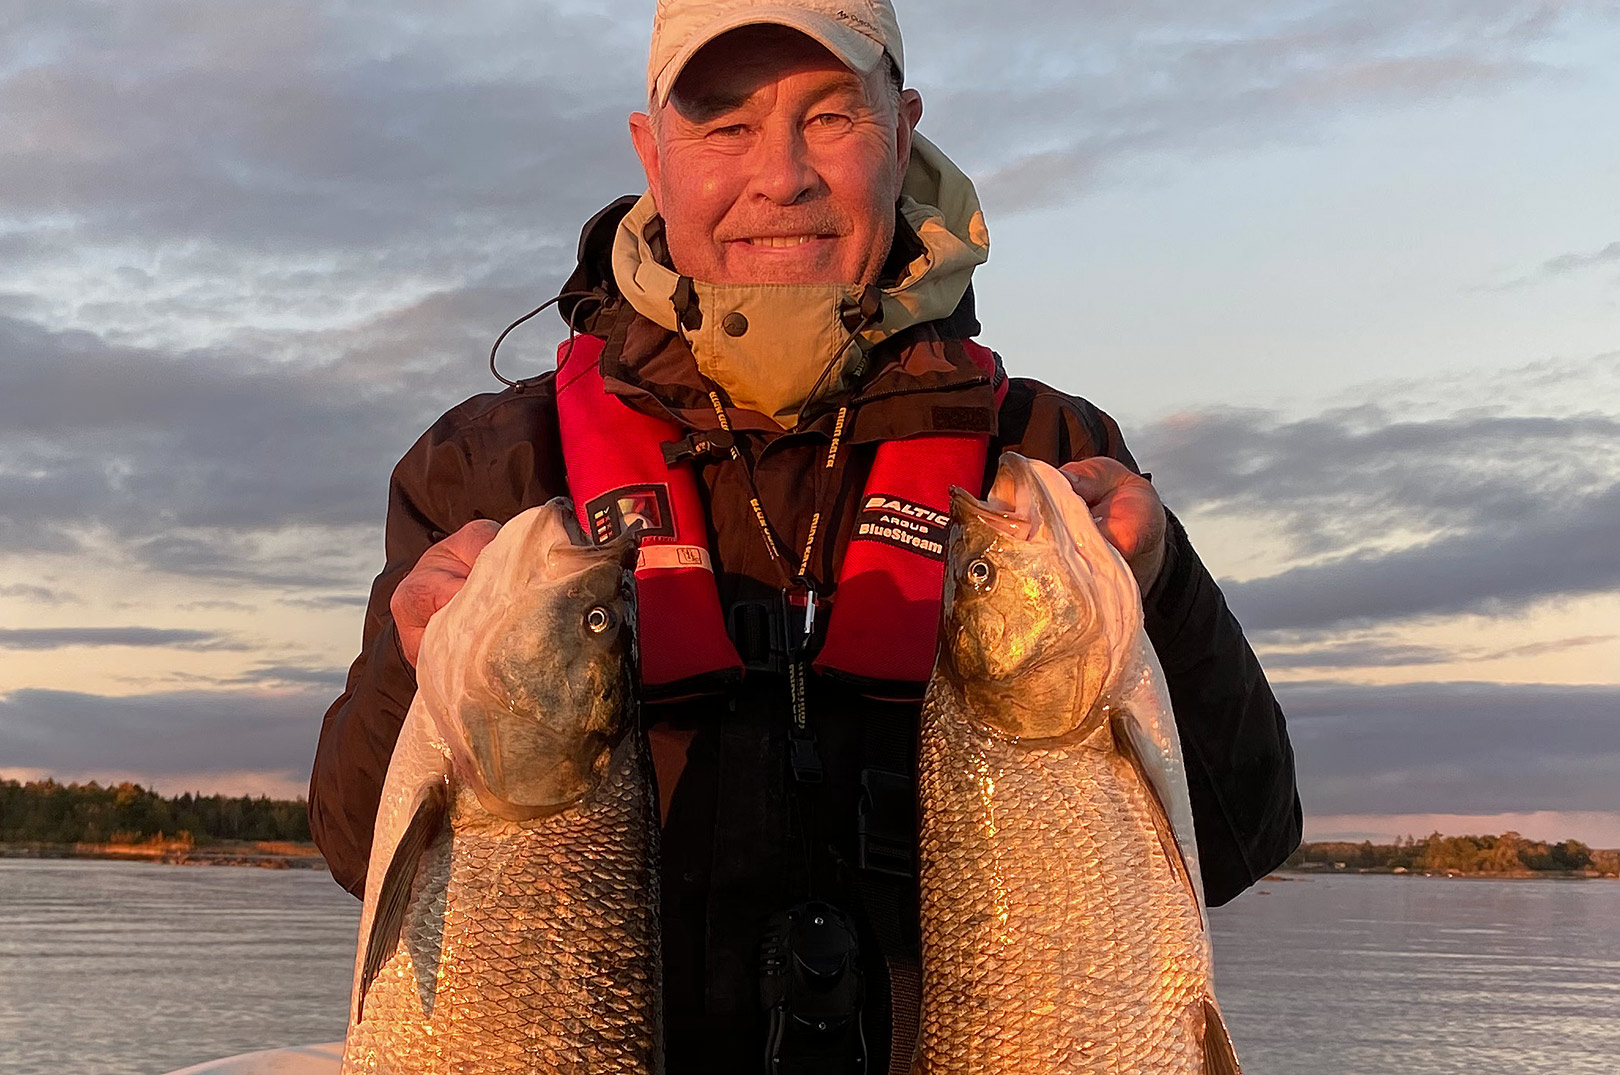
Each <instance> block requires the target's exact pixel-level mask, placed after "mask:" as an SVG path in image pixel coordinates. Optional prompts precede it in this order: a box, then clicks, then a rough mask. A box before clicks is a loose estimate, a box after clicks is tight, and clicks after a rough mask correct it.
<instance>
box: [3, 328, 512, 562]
mask: <svg viewBox="0 0 1620 1075" xmlns="http://www.w3.org/2000/svg"><path fill="white" fill-rule="evenodd" d="M469 331H470V330H469ZM0 354H3V355H5V356H6V361H4V362H0V538H3V539H4V542H5V545H6V547H7V548H8V550H9V551H11V552H13V553H16V552H19V551H27V550H34V551H62V550H64V549H66V550H76V551H80V552H85V551H104V550H106V549H108V548H110V549H111V555H113V556H114V557H118V558H128V559H130V560H133V561H134V562H136V563H138V564H142V565H144V566H146V567H149V568H153V569H157V570H163V571H173V572H177V573H179V574H183V575H192V576H198V577H211V578H223V579H253V580H257V581H262V582H266V583H268V584H272V585H279V586H287V587H295V588H297V587H309V588H316V589H321V590H326V591H330V590H331V589H333V588H335V587H337V588H343V589H353V588H356V587H357V586H358V585H359V584H360V583H361V582H362V581H363V580H364V578H365V577H366V576H367V575H369V574H370V573H371V572H372V571H374V570H375V566H374V564H373V561H374V560H375V556H376V549H377V547H378V545H379V542H378V540H377V536H376V534H377V527H378V526H379V524H380V523H381V520H382V516H383V511H384V507H385V500H384V498H385V495H386V489H387V480H388V474H389V472H390V470H391V469H392V467H393V465H394V462H395V461H396V460H397V459H398V457H399V456H400V455H401V454H403V452H404V450H405V449H406V447H408V446H409V444H410V442H411V440H412V439H413V438H414V437H415V436H416V435H417V433H418V432H419V431H420V430H422V429H423V428H425V427H426V426H427V425H428V423H429V422H430V421H431V420H432V418H433V417H434V416H435V415H436V414H437V413H438V411H439V410H441V409H444V408H447V407H448V406H449V405H450V404H452V403H454V402H456V401H457V399H459V398H460V395H461V394H462V389H465V390H466V393H467V394H470V391H471V390H473V389H474V387H475V386H479V385H481V384H483V383H484V380H485V378H487V374H486V375H485V378H480V377H478V376H477V375H476V373H475V372H474V371H475V369H476V364H475V363H468V364H467V365H468V367H469V368H468V369H467V370H466V372H465V373H464V374H463V375H462V376H460V377H459V378H458V377H457V376H456V375H454V374H447V373H445V372H444V371H442V370H437V371H435V373H436V376H435V375H429V374H426V373H416V374H411V373H405V374H401V375H396V376H395V377H393V378H391V379H387V380H384V379H378V380H370V379H367V378H364V377H357V376H356V364H355V363H349V364H342V363H339V364H331V365H324V366H311V365H304V364H298V363H288V362H271V361H265V360H262V359H257V358H254V357H252V356H251V355H244V354H241V353H238V352H233V351H229V350H217V351H197V352H182V353H169V352H165V351H160V350H155V349H149V348H138V347H130V346H122V345H117V344H113V343H109V342H108V341H107V340H105V339H102V338H100V337H97V336H94V335H91V334H89V333H84V332H52V331H49V330H46V329H44V328H42V327H41V326H39V325H38V324H34V323H31V322H27V321H22V320H19V319H16V318H4V317H0ZM429 383H433V384H435V385H436V388H437V390H436V391H429V390H427V389H426V388H425V385H427V384H429ZM458 383H459V384H460V385H461V389H458V387H457V385H458ZM487 386H488V387H494V385H493V383H492V382H491V383H489V384H488V385H487ZM362 553H363V554H364V555H363V556H362ZM366 565H370V566H366Z"/></svg>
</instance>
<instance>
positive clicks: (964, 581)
mask: <svg viewBox="0 0 1620 1075" xmlns="http://www.w3.org/2000/svg"><path fill="white" fill-rule="evenodd" d="M951 521H952V526H951V536H950V539H949V543H948V551H947V565H946V577H945V593H944V603H943V611H942V614H943V617H944V622H943V632H942V644H941V647H940V654H939V673H940V674H943V675H945V676H946V677H948V678H949V679H950V680H951V681H952V682H953V683H954V684H956V686H957V688H958V689H959V690H960V691H962V692H963V694H964V695H965V696H966V698H967V701H968V703H969V710H970V712H972V713H973V714H974V719H975V720H977V721H979V722H981V723H982V724H983V725H984V726H985V729H986V730H987V731H989V732H991V733H992V734H995V735H998V736H1004V737H1008V738H1013V739H1018V740H1024V739H1052V738H1058V737H1063V736H1068V735H1070V734H1072V733H1075V732H1077V731H1079V730H1081V729H1083V728H1088V727H1092V726H1094V725H1095V724H1096V722H1097V719H1098V718H1097V716H1096V713H1097V710H1098V703H1099V701H1100V700H1101V699H1102V697H1103V695H1104V693H1105V692H1106V691H1107V689H1108V688H1109V687H1110V686H1111V685H1112V683H1113V681H1114V679H1115V678H1116V673H1117V670H1118V668H1119V666H1120V664H1121V656H1122V654H1121V646H1120V641H1121V638H1122V632H1129V631H1133V630H1134V629H1135V625H1139V624H1140V622H1141V621H1140V617H1141V612H1140V606H1139V605H1137V607H1136V612H1135V621H1134V625H1133V624H1132V622H1130V611H1129V608H1128V607H1122V605H1121V600H1120V593H1119V587H1120V585H1121V573H1122V572H1123V579H1124V580H1125V581H1127V582H1130V585H1131V587H1132V592H1131V593H1130V594H1128V595H1126V598H1127V599H1128V600H1134V587H1135V583H1134V581H1131V576H1130V572H1129V569H1128V568H1125V566H1124V562H1123V561H1122V560H1120V559H1119V556H1118V554H1117V553H1115V552H1113V550H1112V549H1111V548H1110V547H1109V546H1108V545H1107V542H1106V541H1104V540H1103V538H1102V536H1101V535H1100V534H1099V533H1098V532H1097V529H1096V526H1095V524H1094V523H1092V521H1091V515H1090V511H1089V509H1088V508H1087V507H1086V505H1085V502H1084V501H1083V500H1081V498H1080V497H1079V496H1078V495H1077V494H1076V493H1075V492H1074V491H1073V487H1072V486H1071V485H1070V484H1069V482H1068V479H1067V478H1065V477H1064V476H1063V475H1062V474H1061V473H1059V472H1058V471H1056V470H1054V469H1053V468H1051V467H1049V466H1046V465H1045V464H1043V463H1038V462H1033V461H1031V460H1028V459H1025V458H1024V457H1023V456H1021V455H1018V454H1016V453H1013V452H1007V453H1005V454H1003V456H1002V457H1001V463H1000V466H999V468H998V470H997V474H996V480H995V482H994V484H993V485H992V486H991V488H990V492H989V495H988V496H987V497H986V498H985V499H984V500H979V499H978V498H976V497H974V496H973V495H971V494H970V493H967V492H965V491H964V490H961V489H953V490H952V495H951ZM1121 617H1124V621H1123V622H1122V619H1121Z"/></svg>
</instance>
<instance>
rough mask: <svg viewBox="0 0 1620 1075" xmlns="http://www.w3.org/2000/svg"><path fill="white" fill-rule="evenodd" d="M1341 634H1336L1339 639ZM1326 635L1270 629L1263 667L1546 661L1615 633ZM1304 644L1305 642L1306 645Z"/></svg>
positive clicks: (1261, 644)
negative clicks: (1503, 641)
mask: <svg viewBox="0 0 1620 1075" xmlns="http://www.w3.org/2000/svg"><path fill="white" fill-rule="evenodd" d="M1339 633H1340V632H1334V636H1333V637H1337V635H1338V634H1339ZM1326 635H1327V632H1323V631H1314V630H1312V631H1268V632H1264V633H1263V634H1259V636H1258V641H1257V642H1256V645H1255V650H1256V652H1257V653H1258V654H1259V655H1260V657H1261V659H1262V663H1263V664H1264V665H1265V666H1266V667H1267V668H1269V669H1272V670H1276V669H1279V668H1321V669H1326V668H1405V667H1412V666H1417V665H1434V664H1457V663H1461V662H1468V661H1500V660H1510V659H1514V658H1525V657H1541V656H1545V655H1547V654H1550V653H1563V652H1566V651H1568V650H1572V649H1580V648H1582V647H1585V646H1595V645H1598V644H1599V643H1603V642H1609V641H1612V640H1613V639H1614V638H1615V637H1616V636H1615V635H1577V636H1575V637H1571V638H1554V639H1547V640H1545V641H1541V642H1531V643H1528V644H1526V645H1522V646H1510V647H1507V648H1505V649H1501V648H1497V649H1488V648H1481V647H1457V646H1433V645H1422V644H1419V643H1412V642H1391V641H1387V640H1385V639H1383V638H1380V637H1378V636H1377V634H1376V633H1375V634H1373V635H1371V636H1363V637H1353V638H1349V639H1345V640H1342V641H1328V642H1325V643H1324V642H1323V641H1322V639H1323V638H1324V637H1325V636H1326ZM1300 643H1304V644H1303V645H1301V644H1300Z"/></svg>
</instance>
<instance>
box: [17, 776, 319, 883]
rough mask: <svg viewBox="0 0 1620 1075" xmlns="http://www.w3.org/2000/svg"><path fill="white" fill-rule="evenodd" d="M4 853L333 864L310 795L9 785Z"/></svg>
mask: <svg viewBox="0 0 1620 1075" xmlns="http://www.w3.org/2000/svg"><path fill="white" fill-rule="evenodd" d="M0 857H12V858H16V857H27V858H115V859H147V860H152V861H157V862H173V863H186V864H201V865H231V866H266V867H272V868H288V867H308V868H316V869H319V868H324V866H325V863H324V861H323V860H322V859H321V856H320V852H319V851H317V850H316V848H315V845H314V843H312V842H311V841H310V835H309V817H308V814H307V812H306V807H305V805H304V801H303V800H302V799H271V798H268V797H266V796H259V797H257V798H255V797H252V796H247V795H242V796H235V797H233V796H228V795H198V794H192V793H190V792H188V793H186V794H184V795H176V796H163V795H159V794H158V793H157V792H155V791H152V790H150V789H148V788H144V787H142V786H141V785H139V784H131V783H122V784H105V785H103V784H98V783H95V782H94V781H92V782H90V783H88V784H61V783H58V782H57V781H55V780H35V781H29V782H27V783H22V782H20V781H16V780H0Z"/></svg>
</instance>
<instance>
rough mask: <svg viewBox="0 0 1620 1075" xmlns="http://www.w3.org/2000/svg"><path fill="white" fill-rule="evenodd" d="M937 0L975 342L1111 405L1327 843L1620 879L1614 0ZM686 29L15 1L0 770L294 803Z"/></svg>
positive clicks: (2, 184)
mask: <svg viewBox="0 0 1620 1075" xmlns="http://www.w3.org/2000/svg"><path fill="white" fill-rule="evenodd" d="M898 7H899V11H900V16H901V20H902V24H903V25H904V27H905V30H906V34H907V46H908V56H909V58H910V61H911V71H910V75H911V81H912V82H913V83H914V84H915V85H917V86H918V88H920V89H921V90H922V92H923V94H924V97H925V99H926V100H927V104H928V110H927V113H926V116H925V119H924V121H923V130H924V131H925V133H927V134H929V135H930V136H931V137H932V138H933V139H934V140H935V141H936V142H938V143H939V144H940V145H941V146H942V147H943V148H944V149H945V150H946V151H947V152H949V153H951V154H952V155H953V156H955V157H956V158H957V159H958V161H959V162H960V163H961V164H962V165H963V166H964V168H966V169H967V170H968V172H969V173H970V174H972V175H974V176H975V177H977V178H978V179H979V181H980V185H981V188H982V191H983V194H984V199H985V204H986V213H987V216H988V218H989V222H990V226H991V231H992V234H993V236H994V253H993V257H992V260H991V263H990V264H989V265H988V266H987V267H986V268H985V269H984V270H983V271H982V272H981V274H980V276H979V284H978V290H979V294H980V316H981V320H982V321H983V322H984V324H985V333H984V336H983V337H982V338H983V339H984V341H985V342H987V343H989V344H991V345H992V346H995V347H996V348H997V350H998V351H1000V352H1001V353H1002V355H1003V356H1004V358H1005V359H1006V361H1007V363H1008V365H1009V367H1010V368H1011V369H1012V371H1013V372H1014V373H1015V374H1025V375H1029V376H1034V377H1039V378H1041V379H1043V380H1046V381H1048V382H1049V383H1052V384H1054V385H1056V386H1058V387H1060V388H1063V389H1066V390H1069V391H1074V392H1077V393H1079V394H1082V395H1085V396H1087V397H1089V398H1091V399H1092V400H1094V401H1095V402H1097V403H1098V404H1099V405H1101V406H1103V407H1104V408H1105V409H1107V410H1109V411H1110V412H1111V413H1113V414H1115V415H1116V416H1117V417H1119V418H1120V420H1121V422H1122V424H1123V426H1124V428H1125V432H1126V436H1127V440H1128V441H1129V443H1130V444H1131V447H1132V449H1133V451H1134V452H1135V454H1136V455H1137V457H1138V459H1139V460H1140V461H1141V462H1142V464H1143V466H1144V467H1146V468H1147V469H1148V470H1151V471H1152V472H1153V474H1154V476H1155V481H1156V482H1157V484H1158V485H1159V486H1160V488H1161V490H1162V491H1163V492H1164V495H1165V497H1166V499H1167V501H1168V502H1169V503H1170V504H1171V506H1172V507H1173V508H1175V509H1176V510H1177V512H1178V513H1179V514H1180V515H1181V516H1182V517H1183V519H1184V520H1186V522H1187V523H1188V526H1189V529H1190V530H1191V533H1192V535H1193V539H1194V541H1195V543H1196V544H1197V545H1198V547H1199V549H1200V551H1201V553H1202V555H1203V556H1204V558H1205V559H1206V561H1208V563H1209V564H1210V566H1211V568H1212V570H1213V571H1214V572H1215V573H1216V574H1217V576H1219V577H1221V578H1222V579H1223V585H1224V586H1225V588H1226V590H1227V593H1228V596H1229V598H1230V601H1231V605H1232V607H1233V609H1234V611H1235V612H1236V613H1237V614H1238V616H1239V618H1240V619H1241V620H1243V622H1244V623H1245V625H1246V627H1247V628H1248V629H1249V633H1250V637H1251V640H1252V641H1253V643H1254V644H1255V647H1256V649H1257V651H1258V652H1259V653H1260V654H1261V656H1262V658H1263V660H1264V662H1265V663H1266V665H1267V667H1268V670H1269V671H1270V673H1271V675H1272V678H1273V680H1274V682H1275V683H1276V684H1277V686H1278V693H1279V696H1280V699H1281V701H1282V703H1283V706H1284V710H1285V712H1286V713H1287V714H1288V717H1289V722H1290V728H1291V730H1292V732H1293V735H1294V740H1295V744H1296V747H1297V750H1298V753H1299V767H1300V787H1301V793H1302V796H1303V798H1304V800H1305V806H1306V811H1307V817H1308V819H1309V820H1308V822H1307V832H1308V834H1309V835H1324V836H1325V835H1346V834H1351V835H1359V834H1395V833H1405V832H1418V833H1419V834H1420V835H1421V833H1422V831H1424V830H1426V829H1427V828H1430V827H1435V828H1441V829H1444V830H1446V831H1458V830H1459V829H1461V828H1466V827H1468V826H1470V825H1475V824H1476V823H1477V826H1478V827H1479V828H1480V829H1491V828H1506V827H1520V828H1521V831H1524V832H1526V834H1527V835H1532V836H1541V837H1545V838H1551V837H1558V838H1562V837H1563V836H1575V837H1578V838H1583V839H1587V840H1589V841H1590V842H1594V843H1600V844H1607V845H1609V846H1614V845H1617V844H1620V795H1617V794H1616V793H1615V792H1614V791H1613V788H1614V787H1615V786H1616V785H1617V784H1620V540H1617V535H1620V253H1617V251H1620V200H1617V199H1616V198H1615V197H1614V193H1615V191H1616V190H1617V189H1620V139H1617V138H1616V137H1615V136H1614V135H1613V133H1612V129H1613V111H1614V102H1615V101H1616V100H1620V73H1617V72H1616V71H1615V70H1614V66H1613V63H1612V60H1613V57H1614V56H1615V55H1617V54H1620V11H1617V10H1616V8H1615V7H1614V5H1612V4H1608V3H1603V2H1600V0H1590V2H1528V0H1524V2H1520V0H1468V2H1466V3H1463V2H1459V3H1446V4H1439V5H1416V6H1414V5H1409V4H1397V3H1393V2H1384V0H1374V2H1360V3H1355V4H1351V3H1338V4H1331V3H1330V4H1306V3H1302V2H1296V0H1271V2H1266V3H1261V2H1259V0H1231V2H1224V3H1216V4H1203V5H1190V4H1138V5H1128V6H1120V5H1085V4H1082V5H1073V6H1071V7H1067V8H1064V9H1063V10H1062V12H1061V13H1054V12H1053V11H1052V10H1051V9H1050V5H1048V4H1045V3H1040V4H1037V3H1035V2H1034V0H1008V2H1005V3H1002V4H998V5H994V6H993V7H988V8H987V7H985V6H983V5H973V4H968V3H966V2H957V0H950V2H943V0H930V2H929V3H927V4H924V3H922V2H920V0H910V2H907V0H899V3H898ZM651 9H652V4H651V3H650V0H649V2H636V3H625V4H616V5H613V6H612V12H613V14H611V15H607V14H603V13H602V12H603V7H602V5H586V4H583V3H529V4H506V3H500V2H486V3H472V4H467V5H462V6H460V7H458V8H457V10H456V11H455V13H454V14H446V13H444V12H443V10H442V9H441V8H439V7H437V6H434V5H427V4H412V3H406V4H398V3H394V4H386V5H384V4H368V3H362V4H347V5H327V4H323V3H320V2H319V0H304V2H299V3H293V2H272V3H259V4H246V3H240V2H234V0H219V2H210V3H203V2H201V0H152V2H149V3H143V4H140V5H125V6H120V7H117V8H114V9H109V8H108V7H107V6H106V5H102V4H91V3H79V2H74V0H64V2H62V3H55V4H51V5H25V4H20V3H11V4H6V3H4V0H0V25H3V26H5V33H4V34H0V103H3V105H4V107H3V108H0V550H3V551H0V772H3V773H5V774H8V775H13V776H37V775H55V776H58V777H61V778H88V777H91V776H95V777H99V778H102V779H108V778H115V779H122V778H130V779H139V780H141V781H143V782H147V783H150V784H154V785H156V786H157V787H159V788H161V789H164V790H171V791H180V790H185V789H187V788H196V789H201V790H208V791H213V790H223V791H233V792H236V791H255V792H257V791H265V792H270V793H273V794H296V793H298V792H299V791H300V790H301V788H302V786H303V784H304V781H305V780H306V779H307V773H308V764H309V759H310V757H311V755H312V754H313V750H314V743H315V736H316V731H317V729H318V726H319V721H320V716H321V713H322V711H323V710H324V708H325V706H326V704H327V702H328V701H330V699H331V698H332V697H334V696H335V695H336V693H337V691H338V690H339V689H340V687H341V682H342V677H343V670H344V668H345V666H346V665H347V663H348V661H349V660H350V659H352V657H353V656H354V653H355V651H356V648H357V646H358V643H359V635H360V618H361V613H362V610H363V604H364V595H365V593H366V589H367V586H368V584H369V580H370V577H371V575H372V574H373V573H374V572H375V571H376V570H377V569H378V568H379V567H380V566H381V533H380V528H381V520H382V515H383V510H384V507H385V494H386V481H387V475H388V471H389V469H390V468H391V466H392V464H393V462H394V461H395V460H396V459H397V458H398V457H399V456H400V454H402V453H403V452H404V450H405V449H406V448H407V447H408V446H409V445H410V443H411V442H412V441H413V440H414V439H415V438H416V436H417V435H418V434H419V433H420V431H421V430H422V429H423V428H425V427H426V425H427V424H428V423H429V422H430V421H432V419H433V418H434V417H436V416H437V415H438V414H440V413H441V412H442V411H444V410H446V409H447V408H449V407H450V406H451V405H453V404H455V403H456V402H458V401H459V400H461V399H462V398H464V397H465V396H467V395H469V394H471V393H474V392H478V391H487V390H491V389H492V388H493V387H495V386H494V383H493V382H492V381H491V380H490V378H489V376H488V374H487V372H486V371H485V370H484V368H483V363H484V356H485V355H486V354H487V352H488V347H489V343H490V342H491V340H492V339H493V337H494V335H495V334H496V333H497V332H498V331H499V330H500V329H501V328H502V327H503V326H504V325H505V324H506V323H507V322H508V321H510V320H511V319H512V318H514V317H516V316H518V315H519V314H521V313H523V312H525V311H526V310H528V309H530V308H531V307H532V306H534V305H537V304H538V302H540V301H541V300H543V299H544V298H547V297H549V296H550V295H552V294H553V293H555V291H556V289H557V288H558V286H559V285H560V284H561V282H562V280H563V279H564V277H565V275H566V273H567V271H568V269H569V268H570V267H571V263H572V251H573V247H574V242H575V239H576V237H577V233H578V228H579V225H580V224H581V223H582V222H583V221H584V220H585V219H586V218H587V217H588V216H589V215H590V214H591V213H593V212H594V211H595V210H596V209H597V208H599V207H600V206H601V205H603V204H605V203H606V202H608V201H609V200H611V199H612V198H614V197H615V196H617V195H619V194H622V193H626V192H630V191H633V190H638V189H640V185H641V184H640V181H639V178H638V172H637V170H636V168H635V164H634V158H633V156H632V154H631V153H630V150H629V144H628V136H627V133H626V129H625V116H626V115H627V114H628V113H629V112H630V111H632V110H633V109H635V108H637V107H638V105H639V100H638V99H639V97H640V94H641V86H642V79H643V71H644V64H645V47H646V28H647V25H648V23H649V20H650V16H651ZM557 327H558V326H557V325H556V323H554V322H553V323H550V324H545V325H542V324H541V323H539V322H536V323H535V326H532V331H529V332H527V333H526V334H524V335H519V336H517V337H515V338H514V340H513V341H512V344H511V350H510V351H509V352H503V356H509V357H506V362H507V363H508V364H510V365H511V366H512V368H514V369H526V370H533V371H538V370H539V369H542V368H544V367H545V366H546V365H548V364H549V361H550V360H549V358H548V357H547V355H548V351H549V349H550V344H551V343H552V342H553V340H554V338H555V335H556V330H557ZM1471 819H1473V820H1471ZM1489 819H1496V820H1489ZM1514 819H1517V820H1514ZM1510 821H1511V822H1512V823H1511V824H1510V823H1509V822H1510ZM1561 826H1562V827H1561Z"/></svg>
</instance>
